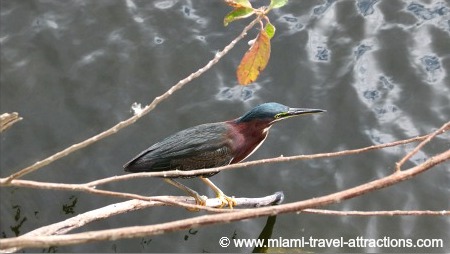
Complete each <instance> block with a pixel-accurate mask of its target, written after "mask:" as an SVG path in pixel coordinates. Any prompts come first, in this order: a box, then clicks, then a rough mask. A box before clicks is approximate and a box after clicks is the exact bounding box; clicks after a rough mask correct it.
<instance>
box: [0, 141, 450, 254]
mask: <svg viewBox="0 0 450 254" xmlns="http://www.w3.org/2000/svg"><path fill="white" fill-rule="evenodd" d="M448 159H450V150H448V151H445V152H443V153H441V154H438V155H436V156H433V157H431V158H429V159H428V160H427V161H425V162H424V163H422V164H420V165H417V166H415V167H413V168H410V169H409V170H405V171H400V172H397V173H395V174H391V175H389V176H386V177H383V178H381V179H377V180H374V181H371V182H368V183H365V184H362V185H359V186H356V187H353V188H349V189H346V190H343V191H340V192H336V193H333V194H330V195H326V196H322V197H318V198H312V199H308V200H304V201H298V202H293V203H287V204H282V205H278V206H271V207H262V208H255V209H245V210H236V211H235V212H231V213H219V214H209V215H203V216H198V217H194V218H188V219H182V220H177V221H172V222H166V223H161V224H156V225H146V226H134V227H123V228H117V229H108V230H99V231H90V232H84V233H77V234H67V235H57V236H33V237H20V238H18V237H16V238H9V239H0V245H1V246H2V248H4V249H7V248H12V247H21V248H27V247H35V248H45V247H50V246H63V245H74V244H81V243H89V242H94V241H105V240H117V239H125V238H136V237H148V236H151V235H160V234H164V233H168V232H174V231H179V230H185V229H189V228H192V227H196V228H198V227H201V226H206V225H211V224H221V223H229V222H232V221H238V220H244V219H250V218H257V217H262V216H269V215H277V214H284V213H292V212H298V211H302V210H304V209H307V208H313V207H319V206H324V205H329V204H333V203H339V202H341V201H342V200H346V199H350V198H353V197H357V196H361V195H364V194H366V193H368V192H371V191H375V190H378V189H382V188H386V187H388V186H392V185H394V184H396V183H399V182H402V181H405V180H408V179H410V178H412V177H414V176H415V175H417V174H420V173H422V172H425V171H426V170H428V169H430V168H432V167H433V166H435V165H437V164H440V163H442V162H444V161H446V160H448Z"/></svg>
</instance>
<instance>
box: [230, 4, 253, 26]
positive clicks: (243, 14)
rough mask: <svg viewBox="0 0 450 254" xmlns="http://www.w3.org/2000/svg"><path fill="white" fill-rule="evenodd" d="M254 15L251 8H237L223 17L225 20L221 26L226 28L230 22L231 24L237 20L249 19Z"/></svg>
mask: <svg viewBox="0 0 450 254" xmlns="http://www.w3.org/2000/svg"><path fill="white" fill-rule="evenodd" d="M253 13H255V10H253V8H247V7H238V8H236V9H234V10H232V11H231V12H230V13H228V14H227V16H225V19H224V20H223V24H224V25H225V26H228V24H229V23H230V22H233V21H235V20H237V19H243V18H247V17H250V16H251V15H253Z"/></svg>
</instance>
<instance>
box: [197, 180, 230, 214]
mask: <svg viewBox="0 0 450 254" xmlns="http://www.w3.org/2000/svg"><path fill="white" fill-rule="evenodd" d="M200 179H201V180H202V181H203V182H204V183H206V184H207V185H208V186H209V187H210V188H211V189H212V190H213V191H214V192H215V193H216V196H217V198H218V199H220V200H221V201H222V205H221V206H220V208H222V207H223V206H225V204H228V207H229V208H230V209H233V206H235V205H236V204H237V202H236V200H234V198H231V197H228V196H227V195H225V194H224V193H223V191H221V190H220V189H219V187H217V186H216V185H215V184H214V183H213V182H211V180H209V179H208V178H204V177H200Z"/></svg>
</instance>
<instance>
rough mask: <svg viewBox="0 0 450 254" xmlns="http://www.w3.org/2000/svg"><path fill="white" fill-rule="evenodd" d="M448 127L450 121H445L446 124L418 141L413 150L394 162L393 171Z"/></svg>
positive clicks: (397, 169) (398, 169) (398, 168)
mask: <svg viewBox="0 0 450 254" xmlns="http://www.w3.org/2000/svg"><path fill="white" fill-rule="evenodd" d="M449 129H450V122H447V123H446V124H444V125H442V127H441V128H439V129H437V130H436V131H435V132H433V133H431V134H429V135H428V137H427V138H426V139H425V140H423V141H422V142H420V143H419V144H418V145H417V146H416V148H414V150H412V151H411V152H410V153H408V154H407V155H406V156H405V157H403V158H402V159H401V160H400V161H399V162H397V163H396V166H395V171H396V172H399V171H400V170H401V166H402V165H403V164H404V163H405V162H406V161H407V160H409V159H410V158H411V157H412V156H413V155H414V154H416V153H417V152H419V150H420V149H422V147H423V146H425V145H426V144H427V143H428V142H430V140H432V139H433V138H434V137H436V136H437V135H439V134H442V133H444V132H446V131H448V130H449Z"/></svg>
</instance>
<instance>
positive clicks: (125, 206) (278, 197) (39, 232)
mask: <svg viewBox="0 0 450 254" xmlns="http://www.w3.org/2000/svg"><path fill="white" fill-rule="evenodd" d="M157 198H161V199H172V200H173V201H176V202H178V203H190V204H195V200H194V198H192V197H175V196H163V197H157ZM283 199H284V195H283V193H282V192H276V193H274V194H272V195H270V196H266V197H262V198H235V200H236V203H237V204H236V207H240V208H245V207H246V208H254V207H262V206H270V205H277V204H280V203H281V202H282V201H283ZM220 203H221V201H220V200H219V199H217V198H212V199H208V200H206V206H207V207H211V208H213V207H216V206H218V205H220ZM163 205H166V204H165V203H161V202H157V201H142V200H137V199H133V200H128V201H124V202H120V203H116V204H112V205H108V206H105V207H102V208H98V209H95V210H92V211H89V212H85V213H82V214H79V215H77V216H75V217H72V218H69V219H67V220H64V221H61V222H58V223H54V224H51V225H47V226H45V227H41V228H38V229H35V230H33V231H30V232H28V233H26V234H24V235H22V236H20V237H32V236H48V235H62V234H66V233H67V232H69V231H72V230H74V229H76V228H80V227H82V226H84V225H86V224H88V223H91V222H94V221H97V220H102V219H106V218H109V217H112V216H115V215H119V214H122V213H127V212H131V211H136V210H140V209H144V208H148V207H155V206H163ZM226 211H227V212H230V210H229V209H227V210H226ZM20 237H19V238H20ZM20 249H22V248H20V247H16V248H11V249H2V250H1V251H3V252H17V251H19V250H20Z"/></svg>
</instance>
